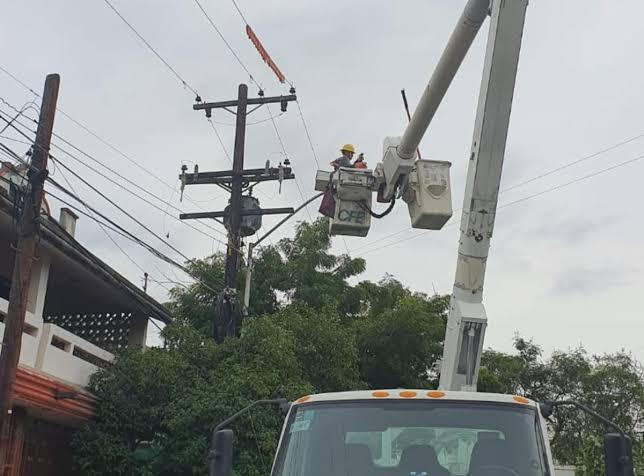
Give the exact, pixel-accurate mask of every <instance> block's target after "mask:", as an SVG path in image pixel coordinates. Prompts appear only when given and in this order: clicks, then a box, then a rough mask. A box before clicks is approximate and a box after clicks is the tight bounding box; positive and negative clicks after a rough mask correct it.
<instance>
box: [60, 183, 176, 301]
mask: <svg viewBox="0 0 644 476" xmlns="http://www.w3.org/2000/svg"><path fill="white" fill-rule="evenodd" d="M61 176H62V177H63V180H64V181H65V183H66V184H67V186H68V187H69V188H70V189H71V191H72V192H74V194H75V195H78V193H77V192H76V190H75V189H74V186H73V185H72V184H71V183H70V182H69V180H67V177H66V176H65V174H64V173H62V172H61ZM86 209H87V211H88V212H89V211H90V210H89V208H86ZM96 223H97V224H98V226H99V227H100V229H101V230H102V231H103V233H104V234H105V236H107V237H108V238H109V240H110V241H111V242H112V243H113V244H114V246H116V247H117V248H118V249H119V251H120V252H121V253H122V254H123V255H124V256H125V257H126V258H127V259H128V260H129V261H130V262H131V263H132V264H133V265H134V266H136V267H137V268H138V269H139V270H140V271H141V272H143V273H145V274H147V271H146V270H145V269H143V267H142V266H141V265H139V263H137V262H136V261H135V260H134V258H132V257H131V256H130V255H129V254H128V253H127V252H126V251H125V250H124V249H123V247H122V246H121V245H119V244H118V242H117V241H116V240H115V239H114V238H113V237H112V235H110V234H109V233H108V232H107V230H106V228H105V227H104V226H103V224H102V223H100V222H99V221H98V220H96ZM162 287H163V288H164V289H165V290H166V291H170V290H169V289H168V288H167V287H165V286H162Z"/></svg>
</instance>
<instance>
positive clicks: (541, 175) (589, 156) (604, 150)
mask: <svg viewBox="0 0 644 476" xmlns="http://www.w3.org/2000/svg"><path fill="white" fill-rule="evenodd" d="M642 137H644V133H642V134H638V135H636V136H633V137H631V138H629V139H625V140H623V141H621V142H617V143H616V144H613V145H611V146H609V147H606V148H605V149H602V150H599V151H597V152H593V153H592V154H590V155H586V156H584V157H581V158H579V159H577V160H573V161H572V162H568V163H566V164H564V165H562V166H560V167H556V168H554V169H551V170H549V171H547V172H544V173H542V174H540V175H536V176H534V177H532V178H529V179H527V180H524V181H523V182H519V183H517V184H514V185H511V186H510V187H508V188H505V189H502V190H501V193H503V192H509V191H510V190H514V189H515V188H519V187H523V186H524V185H527V184H529V183H532V182H534V181H535V180H539V179H542V178H544V177H547V176H549V175H552V174H554V173H557V172H560V171H561V170H564V169H567V168H568V167H572V166H573V165H577V164H579V163H581V162H585V161H586V160H590V159H593V158H595V157H597V156H599V155H602V154H605V153H606V152H610V151H611V150H615V149H617V148H619V147H622V146H624V145H626V144H629V143H631V142H634V141H636V140H638V139H641V138H642Z"/></svg>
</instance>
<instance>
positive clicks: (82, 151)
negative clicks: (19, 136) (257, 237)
mask: <svg viewBox="0 0 644 476" xmlns="http://www.w3.org/2000/svg"><path fill="white" fill-rule="evenodd" d="M1 99H2V98H0V100H1ZM2 119H3V120H6V119H4V118H2ZM34 122H36V123H37V121H34ZM17 123H18V124H20V125H21V126H22V127H24V128H25V129H27V130H29V131H30V132H32V133H35V131H34V130H33V129H29V128H28V127H27V126H26V125H24V124H22V123H21V122H19V121H17ZM53 135H54V137H56V138H57V139H59V140H60V141H62V142H63V143H64V144H66V145H68V146H69V147H71V148H73V149H74V150H75V151H77V152H79V153H80V154H82V155H84V156H85V157H87V158H88V159H90V160H91V161H92V162H94V163H96V164H98V165H99V166H101V167H102V168H103V169H105V170H107V171H108V172H110V173H112V174H114V175H115V176H117V177H118V178H120V179H121V180H123V181H125V182H127V183H128V184H130V185H132V186H133V187H135V188H136V189H138V190H141V191H142V192H143V193H146V194H147V195H149V196H151V197H153V198H155V199H157V200H159V201H160V202H161V203H163V204H164V205H166V206H167V207H168V208H172V209H173V210H175V211H178V212H179V213H184V210H182V209H180V208H178V207H175V206H174V205H172V204H171V203H170V202H169V201H167V200H164V199H163V198H162V197H160V196H158V195H156V194H154V193H152V192H150V191H149V190H147V189H145V188H143V187H141V186H140V185H139V184H137V183H136V182H133V181H132V180H130V179H129V178H127V177H125V176H124V175H122V174H120V173H118V172H117V171H116V170H114V169H112V168H110V167H108V166H107V165H105V164H104V163H103V162H101V161H100V160H98V159H97V158H96V157H94V156H92V155H91V154H89V153H88V152H86V151H84V150H82V149H80V148H79V147H77V146H76V145H74V144H72V143H71V142H69V141H68V140H67V139H65V138H64V137H62V136H60V135H58V134H56V133H55V132H54V133H53ZM52 145H53V146H54V147H55V148H57V149H58V150H60V151H61V152H63V153H64V154H66V155H67V156H69V157H70V158H72V159H74V160H75V161H76V162H79V163H80V164H82V165H84V166H85V167H87V168H88V169H90V170H92V171H93V172H94V173H96V174H98V175H100V176H101V177H103V178H105V179H106V180H108V181H110V182H111V183H113V184H114V185H116V186H117V187H119V188H121V189H123V190H125V191H126V192H128V193H130V194H131V195H133V196H135V197H137V198H139V199H140V200H142V201H144V202H145V203H147V204H148V205H151V206H153V207H154V208H156V209H157V210H160V211H162V212H163V213H165V214H168V213H167V210H162V209H161V208H159V207H158V206H157V205H155V204H154V203H151V202H150V201H148V200H146V199H145V198H143V197H141V196H140V195H138V194H136V193H134V192H132V191H131V190H130V189H128V188H127V187H125V186H124V185H123V184H121V183H119V182H117V181H115V180H114V179H112V178H110V177H108V176H106V175H105V174H104V173H102V172H100V171H98V170H96V169H95V168H94V167H92V166H90V165H88V164H87V163H86V162H84V161H82V160H81V159H79V158H78V157H76V156H75V155H73V154H71V153H70V152H69V151H67V150H65V149H64V148H62V147H60V146H58V145H56V144H52ZM222 146H223V144H222ZM173 191H174V189H173ZM171 216H172V217H174V215H171ZM174 218H176V217H174ZM177 220H178V218H177ZM220 223H222V222H220ZM222 224H223V223H222ZM202 225H203V226H205V227H206V228H209V229H210V230H212V231H214V232H215V233H219V234H222V235H225V233H223V232H222V231H220V230H217V229H216V228H213V227H211V226H209V225H208V224H206V223H202ZM189 226H190V225H189ZM192 228H194V227H192ZM198 231H200V232H201V230H198ZM202 233H203V232H202ZM208 236H209V237H211V236H210V235H208ZM211 238H212V237H211Z"/></svg>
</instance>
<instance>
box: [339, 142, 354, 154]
mask: <svg viewBox="0 0 644 476" xmlns="http://www.w3.org/2000/svg"><path fill="white" fill-rule="evenodd" d="M340 152H353V153H354V154H355V152H356V148H355V147H353V144H344V145H343V146H342V149H340Z"/></svg>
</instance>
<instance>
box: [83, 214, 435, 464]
mask: <svg viewBox="0 0 644 476" xmlns="http://www.w3.org/2000/svg"><path fill="white" fill-rule="evenodd" d="M327 229H328V222H326V220H319V221H318V222H316V223H314V224H310V225H309V224H304V223H303V224H300V225H298V227H297V229H296V233H295V236H294V238H292V239H291V238H287V239H283V240H281V241H280V242H279V243H278V244H277V245H275V246H271V247H266V248H264V249H262V250H260V251H259V253H258V254H257V259H256V264H255V268H254V271H253V273H254V275H253V293H252V295H251V302H250V312H251V315H252V316H253V317H252V318H250V319H247V320H246V322H245V323H244V326H243V328H242V334H241V336H240V337H239V338H230V339H227V340H225V341H224V342H223V343H222V344H219V345H216V344H214V343H213V341H212V340H211V339H210V337H209V336H210V334H211V322H212V320H213V317H214V314H213V308H214V303H215V299H216V295H217V292H219V290H221V288H222V286H223V270H224V257H223V256H221V255H215V256H212V257H210V258H208V259H204V260H195V261H192V262H191V263H189V264H188V266H190V268H191V271H192V272H193V273H195V274H196V275H197V276H199V278H200V279H199V281H197V282H195V283H194V284H192V285H189V286H187V287H180V288H175V289H174V290H173V291H172V293H171V299H172V301H171V303H169V306H170V307H171V309H172V310H173V313H174V316H175V322H174V323H173V324H172V325H170V326H168V327H166V329H164V331H163V338H164V346H163V347H162V348H152V349H147V350H146V351H144V352H126V353H123V354H121V355H119V356H117V358H116V360H115V362H114V364H113V365H112V366H111V367H110V368H108V369H105V370H103V371H100V372H98V373H97V374H96V375H94V377H93V378H92V381H91V390H92V391H93V392H94V393H95V395H96V396H97V398H98V403H97V414H96V419H95V421H94V422H93V424H92V425H90V426H88V427H87V428H85V429H84V430H83V431H82V432H80V433H79V434H78V435H77V438H76V439H75V449H76V454H77V459H78V461H79V463H80V465H81V467H82V469H83V474H87V475H89V476H98V475H119V476H120V475H135V474H136V475H146V474H150V475H152V474H154V475H161V476H171V475H186V474H204V473H205V470H206V466H205V465H206V455H207V449H208V444H209V441H210V432H211V431H212V428H213V427H214V426H215V425H216V423H217V422H218V421H221V420H223V419H224V418H225V417H227V416H229V415H230V414H232V413H234V412H235V411H237V410H239V409H241V408H243V407H244V406H246V405H247V404H249V403H251V402H252V401H254V400H257V399H262V398H278V397H285V398H289V399H294V398H297V397H299V396H301V395H304V394H308V393H311V392H327V391H341V390H349V389H360V388H375V387H378V386H418V387H428V386H431V385H432V381H431V380H430V375H429V373H428V369H429V368H431V365H432V364H433V363H434V361H435V360H436V358H437V357H438V355H439V353H440V351H441V342H442V339H443V333H444V326H445V311H446V308H447V307H446V305H447V301H446V299H445V298H444V297H433V298H430V297H428V296H425V295H422V294H417V293H416V294H414V293H412V292H411V291H409V290H408V289H406V288H404V287H403V286H402V285H401V284H400V283H398V282H396V281H395V280H393V279H392V278H391V277H387V278H385V279H384V280H383V281H381V282H380V283H370V282H362V283H359V284H358V285H355V286H352V285H351V284H350V283H349V279H351V278H353V277H354V276H356V275H358V274H359V273H361V272H362V271H363V270H364V261H363V260H361V259H352V258H350V257H349V256H347V255H341V256H336V255H333V254H332V253H331V252H330V247H331V242H330V239H329V236H328V233H327ZM242 280H243V276H241V277H240V284H241V281H242ZM280 296H281V297H282V299H281V300H280ZM387 374H390V375H389V377H386V375H387ZM392 377H393V378H392ZM280 425H281V416H280V415H279V414H278V412H276V411H274V410H271V409H258V410H257V411H255V410H254V411H253V412H252V413H251V414H250V415H249V417H248V418H243V419H242V420H240V421H239V422H238V424H237V427H236V428H234V429H235V430H239V431H236V436H235V438H236V443H235V444H236V451H235V468H236V469H238V470H239V471H240V474H244V475H245V476H255V475H260V474H262V475H265V474H268V472H269V470H270V464H271V457H270V456H269V455H272V454H273V453H274V449H275V446H276V443H277V438H278V434H279V430H280Z"/></svg>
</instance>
